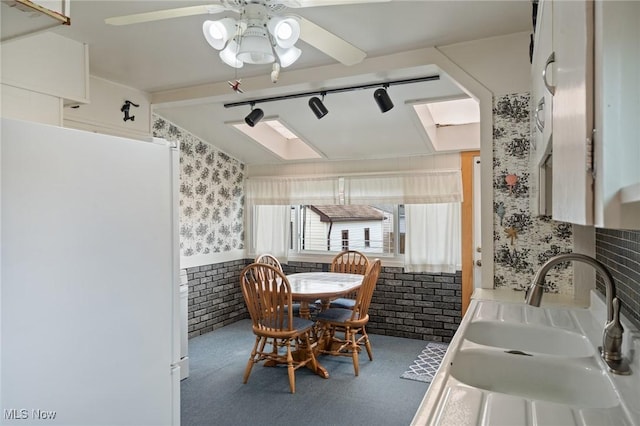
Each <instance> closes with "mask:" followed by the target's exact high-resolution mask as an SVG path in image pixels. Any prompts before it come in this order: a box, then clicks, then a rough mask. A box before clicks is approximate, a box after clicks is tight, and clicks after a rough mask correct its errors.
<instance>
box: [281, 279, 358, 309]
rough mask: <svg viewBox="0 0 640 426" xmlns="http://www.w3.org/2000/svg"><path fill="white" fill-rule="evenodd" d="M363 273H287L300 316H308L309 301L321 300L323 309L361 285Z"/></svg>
mask: <svg viewBox="0 0 640 426" xmlns="http://www.w3.org/2000/svg"><path fill="white" fill-rule="evenodd" d="M362 278H364V275H360V274H345V273H342V272H300V273H297V274H290V275H287V280H288V281H289V285H290V286H291V296H292V297H293V300H295V301H299V302H300V317H301V318H307V319H308V318H309V315H310V310H309V303H314V302H315V301H317V300H320V301H322V305H323V309H327V308H328V307H329V303H331V300H333V299H336V298H338V297H340V296H344V295H346V294H349V293H351V292H353V291H355V290H357V289H358V288H359V287H360V286H361V285H362Z"/></svg>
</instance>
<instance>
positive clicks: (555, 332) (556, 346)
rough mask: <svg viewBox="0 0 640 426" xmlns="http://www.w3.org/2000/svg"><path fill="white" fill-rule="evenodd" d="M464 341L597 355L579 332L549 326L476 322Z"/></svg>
mask: <svg viewBox="0 0 640 426" xmlns="http://www.w3.org/2000/svg"><path fill="white" fill-rule="evenodd" d="M464 338H465V339H466V340H469V341H471V342H474V343H478V344H480V345H486V346H495V347H500V348H505V349H512V350H519V351H524V352H535V353H538V354H547V355H556V356H566V357H588V356H591V355H593V353H594V349H593V346H592V345H591V344H590V343H589V340H588V339H587V338H586V337H585V336H583V335H581V334H578V333H576V332H572V331H569V330H563V329H561V328H554V327H548V326H536V325H530V324H522V323H509V322H504V321H472V322H471V323H469V326H468V327H467V329H466V331H465V334H464Z"/></svg>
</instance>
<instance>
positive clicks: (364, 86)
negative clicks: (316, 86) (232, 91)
mask: <svg viewBox="0 0 640 426" xmlns="http://www.w3.org/2000/svg"><path fill="white" fill-rule="evenodd" d="M435 80H440V76H439V75H430V76H426V77H416V78H407V79H404V80H391V81H382V82H379V83H369V84H360V85H357V86H347V87H340V88H337V89H320V90H314V91H310V92H302V93H293V94H290V95H280V96H270V97H267V98H258V99H251V100H248V101H240V102H230V103H228V104H224V107H225V108H233V107H238V106H244V105H251V106H253V105H255V104H259V103H265V102H275V101H282V100H285V99H295V98H306V97H308V96H313V95H327V94H329V93H341V92H352V91H354V90H361V89H371V88H373V87H385V88H386V87H389V86H397V85H400V84H411V83H421V82H423V81H435Z"/></svg>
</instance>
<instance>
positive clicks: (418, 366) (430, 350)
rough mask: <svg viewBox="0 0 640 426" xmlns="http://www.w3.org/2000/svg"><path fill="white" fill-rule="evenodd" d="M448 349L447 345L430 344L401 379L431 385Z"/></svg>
mask: <svg viewBox="0 0 640 426" xmlns="http://www.w3.org/2000/svg"><path fill="white" fill-rule="evenodd" d="M448 347H449V345H448V344H447V343H434V342H430V343H428V344H427V346H426V347H425V348H424V349H423V350H422V352H421V353H420V355H418V358H417V359H416V360H415V361H413V364H411V365H410V366H409V370H407V371H405V372H404V373H402V375H401V376H400V378H402V379H409V380H416V381H418V382H425V383H431V381H432V380H433V377H434V376H435V374H436V371H438V368H439V367H440V363H441V362H442V358H444V354H445V353H446V352H447V348H448Z"/></svg>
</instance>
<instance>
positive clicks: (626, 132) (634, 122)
mask: <svg viewBox="0 0 640 426" xmlns="http://www.w3.org/2000/svg"><path fill="white" fill-rule="evenodd" d="M540 8H541V9H540V10H539V14H538V20H539V21H540V20H542V25H538V29H537V32H540V33H541V32H543V31H544V32H545V34H544V35H543V34H536V40H537V41H538V43H539V44H538V45H536V46H535V48H536V50H535V53H534V60H533V64H532V74H533V89H532V93H533V98H532V103H533V104H534V105H533V108H536V106H537V105H538V103H539V102H540V99H544V108H545V110H546V111H544V113H542V112H539V111H538V112H536V111H535V110H534V111H532V121H533V122H534V124H533V125H532V127H534V134H533V135H534V137H533V138H532V140H533V142H534V146H535V152H534V154H533V155H532V157H531V163H532V164H531V170H532V181H533V182H534V185H535V184H536V183H537V186H536V188H543V189H544V188H545V182H544V180H545V177H546V178H547V179H551V181H552V182H551V185H550V186H548V188H549V187H550V188H551V192H552V197H551V198H552V203H551V204H552V206H551V209H549V208H548V204H549V203H545V198H548V197H545V195H544V192H545V191H544V190H540V191H538V190H537V189H534V191H532V198H533V201H532V210H533V212H534V213H540V214H549V212H550V213H551V215H552V217H553V219H555V220H559V221H564V222H571V223H575V224H580V225H595V226H597V227H603V228H614V229H640V119H638V117H640V2H636V1H631V2H626V1H601V0H598V1H595V2H594V1H558V0H555V1H553V0H545V1H544V2H542V3H541V4H540ZM549 16H550V18H549ZM549 19H550V20H551V25H548V20H549ZM539 24H540V22H539ZM549 37H550V38H551V51H552V52H551V53H552V55H553V56H552V59H553V60H552V61H547V60H546V59H545V62H544V63H543V62H542V59H543V58H545V56H546V57H547V58H548V57H549V56H548V55H549V53H548V51H549V48H548V42H545V40H547V39H548V38H549ZM541 64H542V65H541ZM542 70H544V72H545V74H546V76H547V83H548V84H547V86H548V87H549V89H548V93H549V94H550V95H551V99H549V100H548V98H547V97H543V94H544V95H545V96H546V94H545V92H544V91H542V89H541V88H540V84H541V80H542V78H541V73H542ZM537 80H539V81H537ZM542 84H543V85H544V82H542ZM545 87H546V86H545ZM549 103H550V104H551V105H549ZM538 109H539V108H538ZM549 109H551V111H549ZM549 112H551V118H549V116H548V115H547V114H548V113H549ZM542 117H544V127H543V129H542V131H539V130H538V127H539V126H536V124H535V123H536V121H538V122H539V121H540V120H541V119H542ZM549 126H550V129H549ZM549 130H550V132H549ZM547 132H549V133H547ZM547 138H548V139H547ZM548 141H550V142H548ZM549 155H550V158H551V161H550V162H549V161H546V163H545V160H547V157H548V156H549ZM549 163H551V166H552V167H551V168H550V169H551V171H552V172H551V173H548V171H547V173H545V172H544V169H541V168H540V167H541V166H542V165H543V164H547V165H549ZM536 207H539V208H538V209H536Z"/></svg>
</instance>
